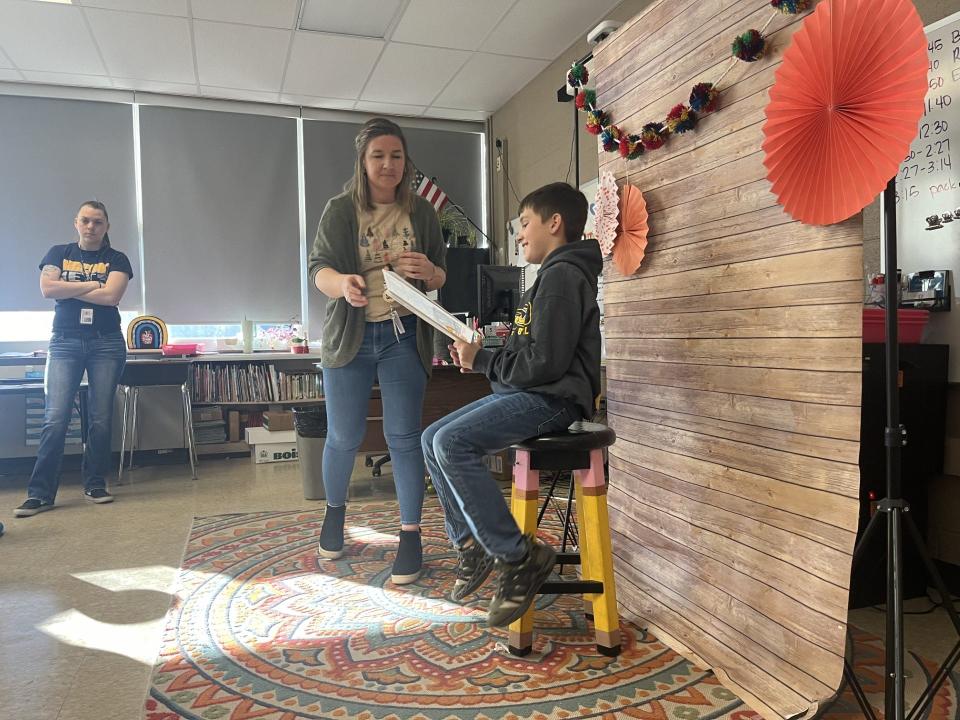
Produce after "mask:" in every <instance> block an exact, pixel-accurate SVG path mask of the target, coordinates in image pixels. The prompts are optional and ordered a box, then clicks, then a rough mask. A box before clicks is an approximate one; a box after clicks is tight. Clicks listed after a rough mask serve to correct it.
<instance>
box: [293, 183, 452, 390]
mask: <svg viewBox="0 0 960 720" xmlns="http://www.w3.org/2000/svg"><path fill="white" fill-rule="evenodd" d="M414 200H415V202H414V207H413V212H412V213H411V214H410V224H411V225H412V226H413V234H414V236H415V237H416V241H417V247H416V250H417V251H418V252H422V253H423V254H424V255H426V256H427V257H428V258H430V261H431V262H432V263H433V264H434V265H436V266H437V267H439V268H442V269H443V270H444V271H446V269H447V264H446V255H447V249H446V246H445V245H444V244H443V233H442V232H441V230H440V221H439V220H438V219H437V213H436V211H435V210H434V209H433V205H431V204H430V203H429V202H427V201H426V200H424V199H423V198H422V197H419V196H417V197H415V198H414ZM359 235H360V228H359V224H358V222H357V212H356V209H355V208H354V205H353V199H352V198H351V197H350V194H349V193H342V194H340V195H337V196H336V197H335V198H332V199H331V200H330V201H329V202H328V203H327V207H326V208H324V210H323V216H322V217H321V218H320V225H319V227H317V237H316V239H315V240H314V241H313V250H312V251H311V252H310V260H309V272H310V285H311V286H312V287H316V285H315V278H316V275H317V271H318V270H321V269H323V268H327V267H329V268H333V269H334V270H336V271H337V272H339V273H343V274H345V275H360V274H361V273H360V248H359V241H358V237H359ZM414 284H415V285H417V287H419V288H420V289H421V290H426V288H425V287H424V283H423V282H422V281H416V282H415V283H414ZM321 294H322V293H321ZM323 297H324V299H326V305H325V310H324V321H323V338H322V340H321V345H320V359H321V362H322V364H323V366H324V367H328V368H338V367H343V366H344V365H346V364H347V363H349V362H350V361H351V360H353V358H355V357H356V355H357V351H358V350H360V345H361V344H362V343H363V333H364V330H365V329H366V322H367V320H366V311H365V310H364V308H362V307H361V308H357V307H353V306H352V305H351V304H350V303H348V302H347V301H346V300H345V299H344V298H342V297H341V298H327V296H326V295H324V296H323ZM417 350H419V352H420V360H421V361H422V362H423V367H424V370H426V372H427V375H430V371H431V369H432V367H433V328H432V327H431V326H430V325H429V324H428V323H425V322H423V321H422V320H418V321H417Z"/></svg>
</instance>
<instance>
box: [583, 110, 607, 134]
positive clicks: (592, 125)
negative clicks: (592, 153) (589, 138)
mask: <svg viewBox="0 0 960 720" xmlns="http://www.w3.org/2000/svg"><path fill="white" fill-rule="evenodd" d="M606 122H607V114H606V113H605V112H604V111H603V110H588V111H587V132H588V133H590V134H591V135H599V134H600V132H601V131H602V130H603V125H604V123H606Z"/></svg>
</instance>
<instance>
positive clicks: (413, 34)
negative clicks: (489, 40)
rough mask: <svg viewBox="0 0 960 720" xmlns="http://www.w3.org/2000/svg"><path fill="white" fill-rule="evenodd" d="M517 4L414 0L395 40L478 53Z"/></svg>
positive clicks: (506, 0)
mask: <svg viewBox="0 0 960 720" xmlns="http://www.w3.org/2000/svg"><path fill="white" fill-rule="evenodd" d="M513 2H514V0H484V2H477V1H476V0H410V4H409V5H407V8H406V10H404V11H403V17H402V18H401V19H400V22H399V24H398V25H397V28H396V30H394V31H393V35H392V36H391V38H390V39H391V40H396V41H399V42H407V43H415V44H417V45H433V46H435V47H447V48H454V49H456V50H476V49H477V48H478V47H479V46H480V43H481V42H483V39H484V38H485V37H486V36H487V33H489V32H490V31H491V30H492V29H493V27H494V26H495V25H496V24H497V21H499V20H500V18H501V17H503V14H504V13H505V12H506V11H507V9H508V8H509V7H510V6H511V5H513Z"/></svg>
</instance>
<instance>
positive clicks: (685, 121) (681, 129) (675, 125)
mask: <svg viewBox="0 0 960 720" xmlns="http://www.w3.org/2000/svg"><path fill="white" fill-rule="evenodd" d="M696 125H697V114H696V113H695V112H694V111H693V110H691V109H690V108H688V107H687V106H686V105H684V104H683V103H680V104H679V105H674V106H673V109H671V110H670V112H669V113H667V129H668V130H669V131H670V132H671V133H676V134H677V135H683V134H684V133H685V132H687V131H688V130H693V128H694V127H696Z"/></svg>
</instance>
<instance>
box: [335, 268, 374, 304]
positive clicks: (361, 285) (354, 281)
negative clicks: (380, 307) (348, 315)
mask: <svg viewBox="0 0 960 720" xmlns="http://www.w3.org/2000/svg"><path fill="white" fill-rule="evenodd" d="M366 289H367V284H366V283H365V282H364V281H363V277H362V276H360V275H344V276H343V277H342V278H341V280H340V290H341V292H342V293H343V298H344V300H346V301H347V302H348V303H350V304H351V305H353V307H366V306H367V303H369V302H370V301H369V300H367V296H366V295H365V294H364V293H365V292H366Z"/></svg>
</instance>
